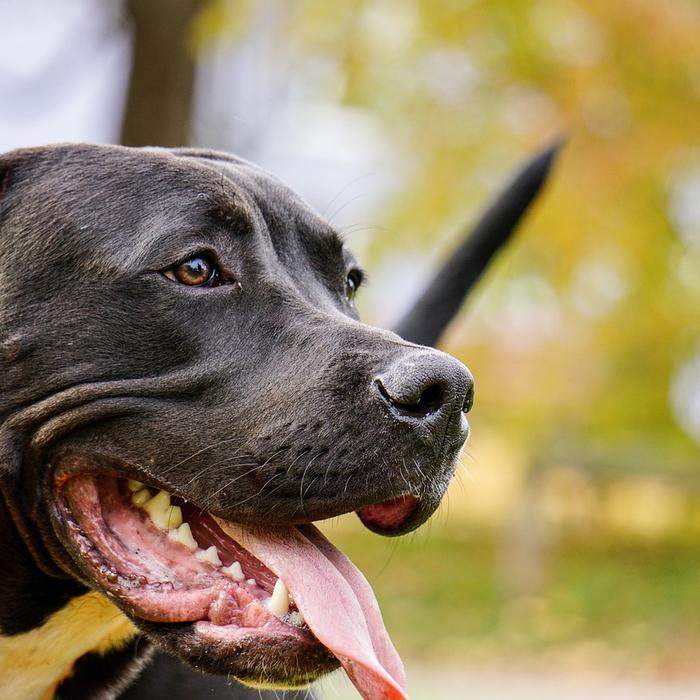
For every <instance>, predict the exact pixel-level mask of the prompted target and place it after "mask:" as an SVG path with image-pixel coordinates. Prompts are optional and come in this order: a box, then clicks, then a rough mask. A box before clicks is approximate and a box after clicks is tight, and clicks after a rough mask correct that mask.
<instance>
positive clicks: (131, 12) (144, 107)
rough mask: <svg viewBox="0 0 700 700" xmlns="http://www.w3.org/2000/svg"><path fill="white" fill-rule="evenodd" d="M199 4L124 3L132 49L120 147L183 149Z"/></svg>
mask: <svg viewBox="0 0 700 700" xmlns="http://www.w3.org/2000/svg"><path fill="white" fill-rule="evenodd" d="M203 1H204V0H167V2H161V1H160V0H127V2H126V10H127V13H128V16H129V19H130V21H131V24H132V27H133V33H134V39H133V41H134V45H133V52H132V53H133V57H132V60H133V63H132V66H131V77H130V80H129V94H128V97H127V103H126V111H125V114H124V121H123V124H122V134H121V142H122V143H123V144H124V145H127V146H184V145H187V142H188V139H189V136H190V126H191V122H192V107H193V105H192V101H193V95H194V74H195V56H194V54H193V52H192V50H191V47H190V45H189V41H188V39H189V30H190V27H191V26H192V20H193V19H194V18H195V16H196V15H197V13H198V11H199V10H200V9H201V7H202V4H203Z"/></svg>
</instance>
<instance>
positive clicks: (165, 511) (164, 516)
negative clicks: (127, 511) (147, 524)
mask: <svg viewBox="0 0 700 700" xmlns="http://www.w3.org/2000/svg"><path fill="white" fill-rule="evenodd" d="M143 509H144V510H145V511H146V512H147V513H148V514H149V515H150V516H151V520H152V521H153V522H154V523H155V525H156V526H157V527H159V528H161V529H162V530H167V529H168V527H169V526H170V522H171V520H173V521H174V519H175V518H176V515H175V514H173V512H172V506H171V505H170V494H169V493H168V492H167V491H158V493H157V494H156V495H155V496H153V498H151V500H150V501H148V502H147V503H144V505H143ZM180 517H181V518H182V515H180ZM180 522H182V520H180ZM178 524H179V523H178Z"/></svg>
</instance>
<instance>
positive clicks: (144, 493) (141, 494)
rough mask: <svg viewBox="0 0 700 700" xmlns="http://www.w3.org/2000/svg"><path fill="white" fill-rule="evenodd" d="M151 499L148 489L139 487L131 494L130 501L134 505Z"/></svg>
mask: <svg viewBox="0 0 700 700" xmlns="http://www.w3.org/2000/svg"><path fill="white" fill-rule="evenodd" d="M150 499H151V492H150V491H149V490H148V489H141V490H140V491H136V492H134V493H132V494H131V502H132V503H133V504H134V505H135V506H142V505H143V504H144V503H146V501H149V500H150Z"/></svg>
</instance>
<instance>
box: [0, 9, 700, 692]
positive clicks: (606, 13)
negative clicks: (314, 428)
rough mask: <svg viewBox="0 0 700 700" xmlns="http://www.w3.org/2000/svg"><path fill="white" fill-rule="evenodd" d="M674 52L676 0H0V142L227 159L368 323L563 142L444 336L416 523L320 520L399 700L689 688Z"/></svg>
mask: <svg viewBox="0 0 700 700" xmlns="http://www.w3.org/2000/svg"><path fill="white" fill-rule="evenodd" d="M698 36H700V5H698V3H697V2H695V0H671V1H670V2H665V3H654V2H649V0H617V2H610V1H609V0H587V1H586V2H583V1H579V2H576V1H575V0H539V1H537V0H535V1H528V2H526V1H524V0H347V1H344V2H328V1H327V0H258V1H256V2H252V1H251V0H168V1H167V2H157V1H156V0H128V1H126V2H121V1H117V0H61V2H60V3H59V2H55V0H2V2H0V151H6V150H10V149H12V148H15V147H20V146H28V145H37V144H42V143H48V142H56V141H93V142H110V143H120V142H121V143H125V144H130V145H143V144H162V145H183V144H191V145H197V146H204V147H212V148H217V149H223V150H230V151H233V152H236V153H238V154H240V155H242V156H244V157H246V158H249V159H251V160H253V161H255V162H257V163H259V164H261V165H263V166H264V167H266V168H268V169H269V170H271V171H272V172H274V173H275V174H276V175H278V176H279V177H280V178H282V179H283V180H285V181H286V182H287V183H288V184H290V185H291V186H292V187H293V188H295V189H296V190H298V191H299V192H300V193H301V194H302V195H303V196H304V197H305V198H306V199H307V200H308V201H309V202H310V203H311V204H312V205H313V206H314V207H316V208H317V209H318V210H319V211H320V212H322V213H323V214H324V215H325V216H326V217H327V218H329V219H330V220H331V221H332V222H333V223H334V224H335V225H336V226H337V227H338V228H339V229H340V230H342V231H343V232H344V234H345V236H346V237H347V239H348V241H349V244H350V246H351V247H352V248H353V249H354V251H355V252H356V254H357V255H358V257H359V258H360V259H361V260H362V261H363V262H364V264H365V266H366V268H367V269H368V271H369V277H370V284H369V285H368V287H367V288H366V289H365V290H363V292H362V294H361V298H360V306H361V310H362V312H363V315H364V318H365V319H366V320H368V321H370V322H372V323H375V324H378V325H386V326H391V324H392V323H393V322H394V321H396V320H397V319H398V318H399V317H400V316H401V313H402V311H404V310H405V309H406V308H407V307H408V306H409V305H410V303H411V301H412V299H414V298H415V297H416V296H417V295H418V294H419V292H420V291H421V288H422V286H423V285H424V284H425V282H426V281H427V279H428V278H429V276H430V273H431V271H432V270H434V269H435V267H436V266H437V265H438V264H439V263H440V262H441V261H442V260H444V259H445V257H446V256H448V255H449V252H450V250H451V249H452V248H453V247H454V246H455V245H456V244H457V243H458V242H459V241H460V240H461V239H462V238H463V236H464V235H465V233H466V232H467V231H468V230H469V225H470V222H473V221H474V220H475V219H476V217H477V215H478V212H479V210H480V208H481V207H483V206H484V204H485V203H486V202H487V201H488V199H489V197H490V196H492V195H493V194H494V193H495V192H496V191H497V190H498V189H499V187H501V186H502V185H503V184H504V182H505V181H507V179H508V177H509V175H510V173H512V172H513V170H514V169H515V168H516V167H517V165H518V164H519V163H520V162H521V161H522V160H523V159H524V158H525V157H527V156H528V155H529V154H531V153H532V152H534V151H535V150H537V149H539V148H540V147H542V146H543V145H546V144H547V143H549V142H550V141H551V140H552V139H553V138H556V137H558V136H560V135H562V134H566V135H567V144H566V146H565V148H564V150H563V152H562V154H561V156H560V158H559V161H558V163H557V165H556V168H555V172H554V174H553V177H552V179H551V182H550V186H549V187H548V188H547V190H546V191H545V192H544V194H543V195H542V197H541V198H540V200H539V202H538V203H537V205H536V207H535V208H534V210H533V212H532V213H531V215H530V216H529V217H528V219H527V221H526V222H525V224H524V225H523V226H522V228H521V230H520V232H519V234H518V236H517V237H516V239H515V241H514V243H513V244H512V245H510V247H509V248H508V249H507V251H506V252H505V253H504V254H503V255H501V256H500V257H499V259H498V261H497V263H496V264H495V265H494V267H493V268H492V269H491V270H490V271H489V272H488V273H487V275H486V276H485V278H484V279H483V280H482V281H481V282H480V284H479V286H478V288H477V289H476V291H475V292H474V293H473V295H472V296H471V298H470V300H469V302H468V303H467V305H466V306H465V308H464V309H463V312H462V314H461V315H460V316H459V318H458V319H456V320H455V322H454V323H453V324H452V326H451V328H450V329H449V331H448V333H447V335H446V337H445V338H444V342H443V343H442V347H444V348H445V349H446V350H448V351H450V352H452V353H454V354H455V355H457V356H458V357H459V358H460V359H462V360H463V361H464V362H465V363H467V364H468V365H469V366H470V368H471V369H472V370H473V372H474V374H475V376H476V380H477V403H476V408H475V410H474V411H473V412H472V414H471V416H472V420H471V423H472V427H473V432H472V438H471V440H470V442H469V445H468V447H467V449H466V451H465V453H464V454H463V456H462V465H461V467H460V470H459V475H458V478H457V480H456V481H455V483H454V486H453V488H452V489H451V491H450V494H449V497H448V499H447V500H446V502H445V504H444V506H443V508H442V509H441V511H440V512H439V513H438V514H437V515H436V516H435V517H434V518H433V520H432V521H431V523H430V524H429V525H428V526H426V527H425V528H423V529H422V530H420V531H419V532H418V533H416V534H415V535H413V536H409V537H407V538H404V539H403V540H399V541H396V540H385V539H382V538H379V537H376V536H374V535H371V534H370V533H368V532H366V531H364V530H363V529H362V527H361V525H360V524H359V522H358V521H357V520H356V519H354V518H348V519H340V520H339V521H335V522H333V523H329V524H328V527H327V528H326V529H327V531H328V533H329V534H330V537H331V538H332V539H333V540H334V542H335V543H336V544H338V545H339V546H341V547H342V548H343V549H344V550H345V551H346V552H347V553H348V554H349V555H350V556H351V557H352V558H353V559H354V560H355V561H356V563H357V564H358V565H359V566H360V568H362V569H363V571H365V573H366V574H367V576H368V578H369V580H370V582H371V583H372V585H373V586H374V588H375V591H376V593H377V595H378V598H379V601H380V604H381V607H382V610H383V612H384V616H385V619H386V622H387V626H388V628H389V630H390V631H391V633H392V635H393V637H394V640H395V642H396V644H397V647H398V649H399V651H400V652H401V654H402V656H403V657H404V659H405V660H406V662H407V666H408V670H409V677H410V679H411V687H412V690H413V694H412V697H414V698H416V700H421V699H422V698H424V699H428V698H430V699H434V698H442V697H454V698H474V699H477V698H478V699H479V700H485V699H487V698H514V699H516V700H520V699H525V698H527V699H528V700H529V699H530V698H532V699H533V700H534V699H535V698H536V699H537V700H546V699H548V698H590V697H592V696H593V694H594V693H595V694H597V696H598V697H599V698H601V700H604V699H606V698H611V699H613V698H614V699H615V700H618V699H620V698H635V699H640V698H641V699H645V698H659V699H661V698H669V699H673V700H680V699H681V698H690V697H693V698H697V697H698V696H699V693H700V470H699V469H698V463H699V456H700V455H699V449H698V443H699V442H700V323H699V322H698V309H699V308H700V129H699V125H700V41H698ZM322 692H323V693H324V696H325V697H326V698H328V699H329V700H330V699H332V698H336V699H339V698H353V697H356V695H355V694H354V691H353V690H352V689H351V687H350V686H349V685H348V684H347V683H346V682H344V681H343V679H342V678H341V677H340V676H335V677H333V678H331V679H330V680H329V681H326V682H325V683H324V685H323V689H322Z"/></svg>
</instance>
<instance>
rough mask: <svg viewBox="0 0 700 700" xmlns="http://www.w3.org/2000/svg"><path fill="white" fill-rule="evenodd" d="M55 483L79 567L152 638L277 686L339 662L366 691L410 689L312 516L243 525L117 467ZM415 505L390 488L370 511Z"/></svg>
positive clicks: (354, 572) (377, 622)
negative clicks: (388, 496) (383, 503)
mask: <svg viewBox="0 0 700 700" xmlns="http://www.w3.org/2000/svg"><path fill="white" fill-rule="evenodd" d="M57 486H58V491H59V500H58V505H59V510H60V513H59V529H60V530H62V531H63V535H64V536H65V538H66V539H67V541H68V548H69V551H71V553H72V554H73V557H74V559H75V560H76V562H77V563H78V564H79V566H80V568H81V569H82V570H83V572H84V574H86V575H87V576H88V577H89V578H90V579H91V580H92V581H93V582H95V583H96V584H97V585H98V587H99V588H101V589H102V590H103V591H104V592H105V593H106V594H107V595H109V596H110V597H111V598H112V599H113V600H115V602H117V604H118V605H119V606H120V607H121V608H122V610H124V612H126V613H127V614H129V615H130V616H131V617H133V618H134V620H135V622H136V623H137V624H139V625H140V626H142V627H143V628H144V629H146V630H147V631H148V632H149V633H154V631H155V634H154V636H155V637H156V639H157V638H158V634H159V633H162V634H164V635H165V637H167V638H168V639H169V640H170V641H169V642H168V643H167V644H164V646H168V648H170V649H171V650H173V651H175V652H176V653H179V654H180V655H181V656H183V657H184V658H187V659H188V660H190V661H191V662H193V663H195V664H196V665H200V666H203V667H207V668H209V670H213V671H218V672H224V673H232V675H234V676H236V677H238V678H239V679H240V680H243V681H248V682H254V683H264V684H271V685H278V686H280V685H281V686H294V685H297V686H298V685H304V684H306V683H308V682H310V681H311V680H314V679H315V678H317V677H318V676H319V675H321V674H323V673H325V672H327V671H330V670H332V669H333V668H335V667H337V665H338V663H340V664H341V665H342V666H343V667H344V669H345V671H346V672H347V674H348V676H349V677H350V679H351V680H352V682H353V683H354V684H355V686H356V687H357V689H358V690H359V691H360V693H361V695H362V696H363V697H365V698H371V699H372V700H380V699H382V698H386V699H399V698H406V695H405V692H404V690H403V688H404V687H405V676H404V671H403V666H402V663H401V660H400V659H399V656H398V654H397V652H396V650H395V649H394V647H393V644H392V643H391V640H390V639H389V636H388V633H387V632H386V629H385V627H384V624H383V622H382V619H381V614H380V612H379V607H378V605H377V602H376V599H375V597H374V594H373V592H372V590H371V588H370V586H369V584H368V583H367V581H366V580H365V578H364V577H363V575H362V574H361V573H360V571H359V570H358V569H357V568H356V567H355V566H354V565H353V564H352V563H351V562H350V561H349V560H348V559H347V558H346V557H345V555H343V554H342V552H340V551H339V550H338V549H336V548H335V547H334V546H333V545H332V544H331V543H330V542H329V541H328V540H327V539H326V538H325V537H324V536H323V535H322V534H321V533H320V531H319V530H318V529H317V528H315V527H314V526H313V525H299V526H291V525H290V526H287V527H284V528H264V529H263V528H258V527H252V526H249V525H245V526H244V525H241V524H238V523H233V522H230V521H226V520H222V519H220V518H217V517H215V516H213V515H212V514H210V513H208V512H206V511H203V510H201V509H200V508H198V507H197V506H195V505H193V504H191V503H188V502H186V501H184V500H183V499H181V498H178V497H175V496H171V495H170V494H168V493H167V492H165V491H162V490H158V489H156V488H151V487H149V486H146V485H144V484H142V483H139V482H136V481H132V480H128V479H126V478H121V477H119V476H112V475H109V476H105V475H95V474H77V475H71V476H70V477H68V478H66V477H64V478H62V479H57ZM414 507H415V504H414V503H413V502H412V501H411V500H410V499H407V498H402V499H396V501H395V502H394V501H392V502H391V503H389V504H387V507H386V508H382V507H371V506H370V507H368V508H369V510H368V511H366V512H365V517H366V519H367V520H368V521H369V522H371V523H373V524H375V525H376V526H377V527H381V528H384V527H391V526H392V525H393V523H394V522H397V521H398V519H399V518H400V517H407V514H409V515H410V513H411V512H412V509H413V508H414ZM360 516H361V517H362V514H360ZM363 519H364V518H363ZM173 639H176V640H178V641H175V642H173V641H172V640H173ZM180 647H182V648H180ZM190 652H191V653H190ZM246 660H247V661H246Z"/></svg>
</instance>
